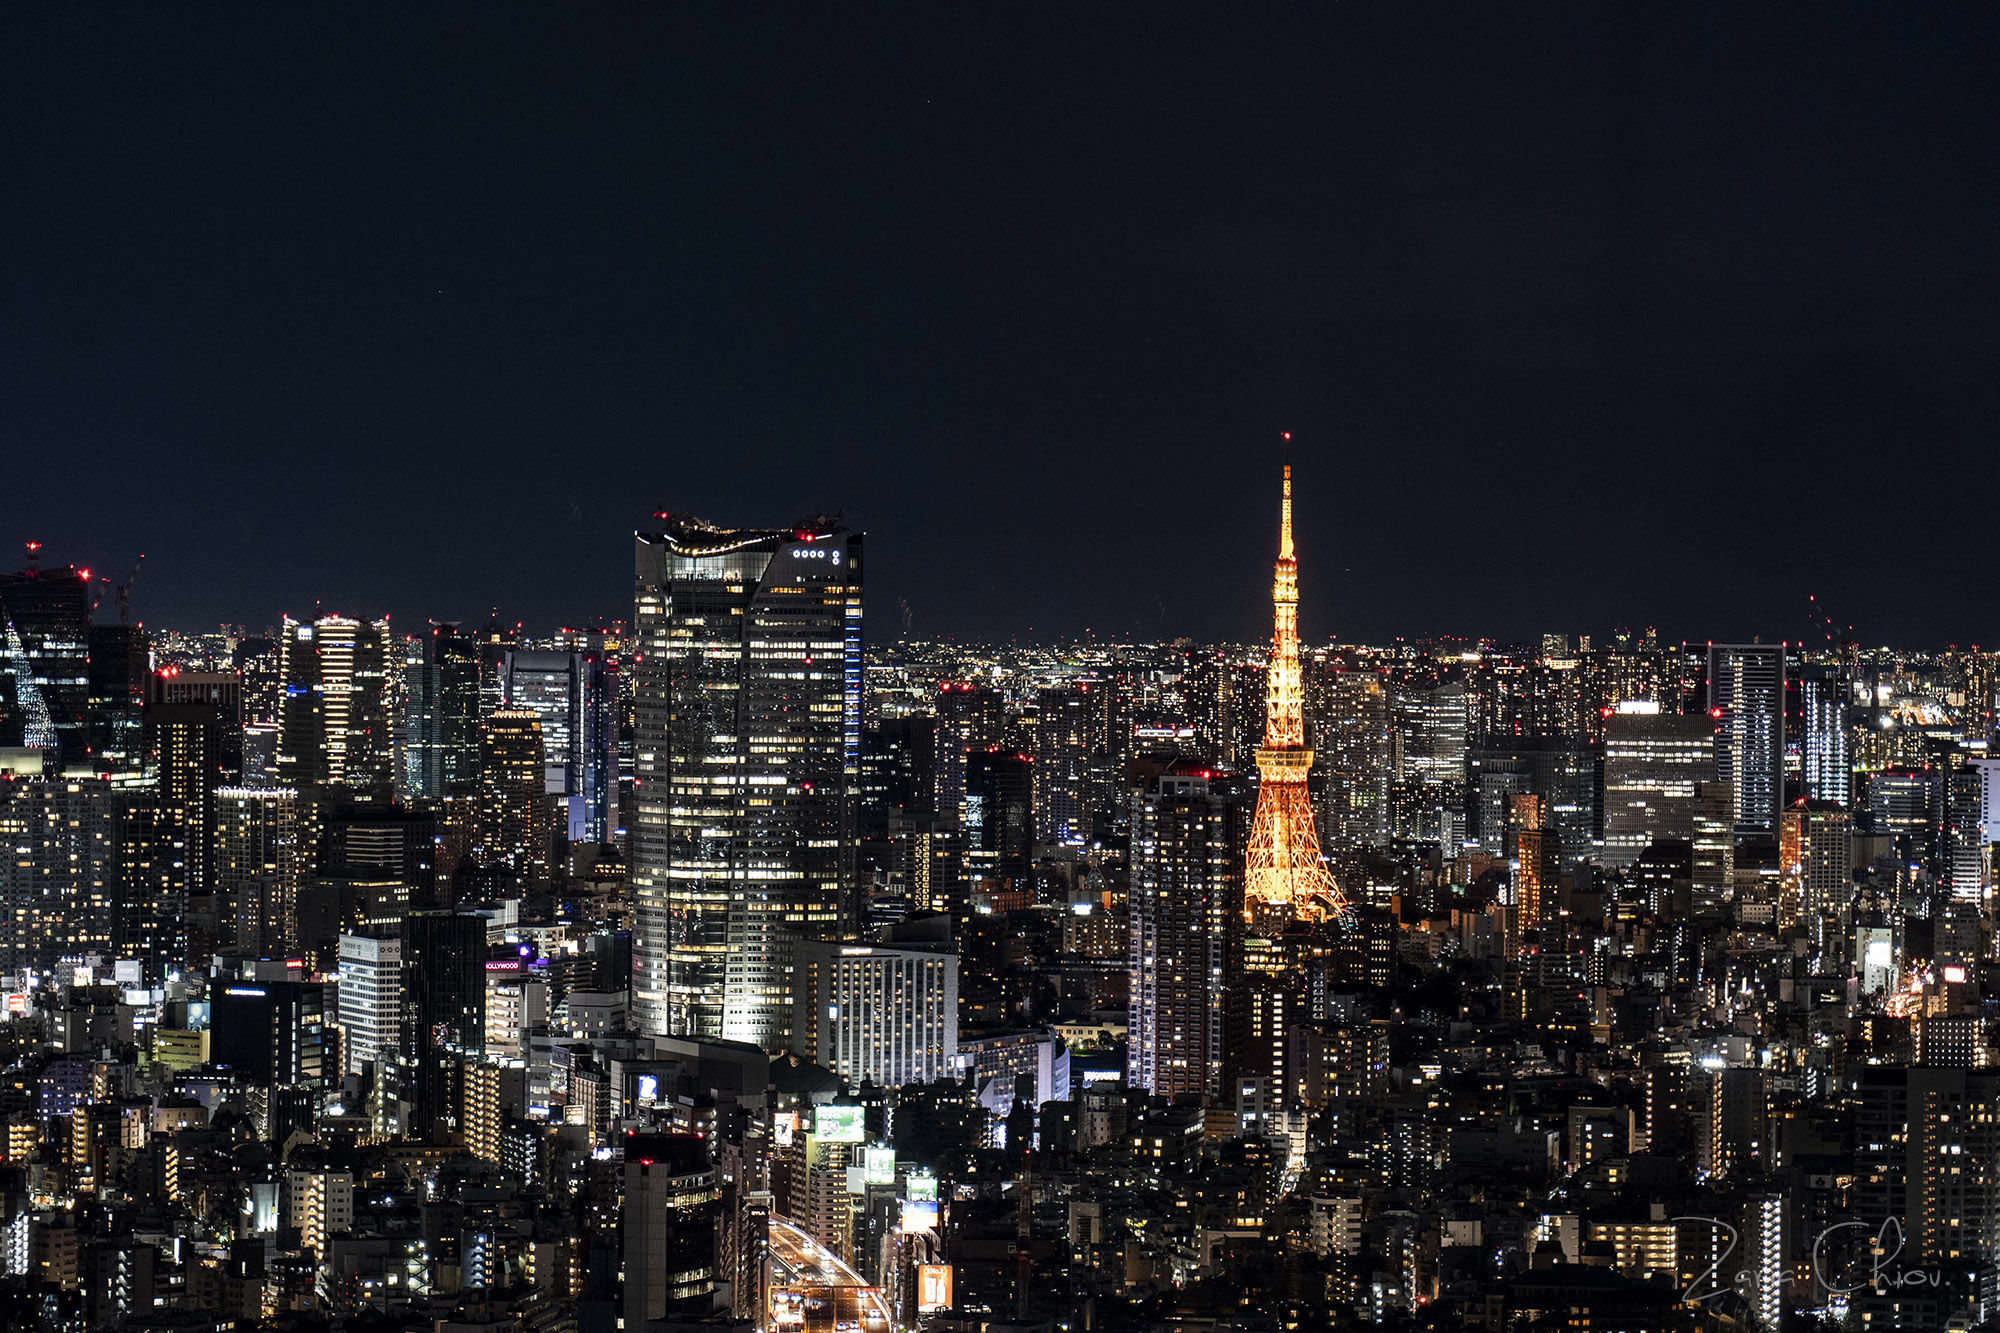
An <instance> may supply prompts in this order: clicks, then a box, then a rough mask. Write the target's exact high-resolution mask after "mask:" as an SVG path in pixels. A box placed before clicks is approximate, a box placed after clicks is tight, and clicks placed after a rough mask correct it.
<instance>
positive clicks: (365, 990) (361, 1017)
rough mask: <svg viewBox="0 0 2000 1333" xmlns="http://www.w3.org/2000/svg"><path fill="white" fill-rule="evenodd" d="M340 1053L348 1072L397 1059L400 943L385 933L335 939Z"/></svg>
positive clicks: (400, 1024)
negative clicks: (374, 1063) (337, 957)
mask: <svg viewBox="0 0 2000 1333" xmlns="http://www.w3.org/2000/svg"><path fill="white" fill-rule="evenodd" d="M340 1028H341V1033H342V1036H341V1049H342V1050H343V1051H344V1052H345V1055H346V1064H347V1072H348V1073H350V1074H358V1073H360V1072H361V1066H362V1065H363V1064H366V1063H368V1062H370V1061H376V1060H385V1059H387V1060H394V1059H397V1058H399V1057H400V1054H401V1052H400V1049H399V1043H400V1041H401V1034H402V1028H403V941H402V938H401V937H400V936H399V935H397V934H393V933H391V932H388V931H379V932H374V933H357V934H342V935H341V937H340Z"/></svg>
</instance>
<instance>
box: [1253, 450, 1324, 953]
mask: <svg viewBox="0 0 2000 1333" xmlns="http://www.w3.org/2000/svg"><path fill="white" fill-rule="evenodd" d="M1271 601H1272V603H1273V604H1274V606H1275V607H1276V618H1275V619H1276V624H1275V627H1274V628H1273V630H1272V632H1271V666H1270V670H1269V672H1268V677H1269V679H1268V683H1267V687H1266V688H1267V693H1266V696H1265V704H1264V743H1263V744H1262V745H1260V746H1258V747H1257V817H1256V819H1255V820H1254V821H1253V822H1252V823H1251V825H1250V843H1249V848H1248V851H1247V854H1246V856H1245V857H1244V865H1245V873H1244V899H1245V901H1244V907H1245V909H1246V910H1247V911H1251V912H1255V911H1257V910H1258V908H1259V907H1260V906H1261V907H1262V908H1263V909H1265V910H1267V911H1273V912H1276V913H1279V914H1287V913H1289V914H1292V915H1333V916H1345V915H1347V911H1348V908H1347V899H1346V896H1345V895H1344V894H1342V893H1341V891H1340V886H1339V885H1338V884H1336V883H1334V879H1333V873H1332V872H1331V871H1329V870H1328V869H1327V868H1326V860H1325V858H1323V857H1322V856H1321V855H1320V852H1319V830H1318V829H1317V828H1316V827H1314V825H1313V809H1312V797H1311V795H1310V794H1308V792H1307V790H1306V774H1307V773H1308V772H1309V771H1310V770H1311V769H1312V759H1313V752H1312V750H1311V749H1309V748H1308V747H1307V745H1306V728H1305V710H1304V695H1305V690H1304V685H1303V682H1302V678H1301V676H1300V672H1299V562H1298V557H1297V556H1295V555H1294V554H1293V552H1292V469H1291V465H1290V464H1287V465H1286V466H1285V496H1284V503H1283V506H1282V508H1281V509H1280V511H1279V525H1278V572H1277V578H1276V580H1275V581H1274V582H1273V584H1272V587H1271Z"/></svg>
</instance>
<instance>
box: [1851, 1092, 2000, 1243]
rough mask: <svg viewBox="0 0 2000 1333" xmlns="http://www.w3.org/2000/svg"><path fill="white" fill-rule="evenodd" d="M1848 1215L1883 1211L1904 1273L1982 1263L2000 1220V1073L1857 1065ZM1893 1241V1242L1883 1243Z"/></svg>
mask: <svg viewBox="0 0 2000 1333" xmlns="http://www.w3.org/2000/svg"><path fill="white" fill-rule="evenodd" d="M1855 1098H1856V1100H1855V1110H1854V1165H1855V1197H1854V1207H1855V1216H1856V1217H1857V1218H1858V1219H1859V1220H1860V1221H1862V1222H1864V1223H1866V1224H1867V1226H1868V1227H1869V1228H1870V1229H1871V1230H1873V1229H1874V1228H1877V1227H1881V1226H1884V1225H1885V1224H1887V1223H1889V1221H1890V1220H1891V1219H1894V1222H1895V1223H1896V1224H1897V1225H1898V1226H1900V1231H1899V1232H1896V1231H1892V1232H1891V1233H1890V1234H1893V1235H1897V1236H1898V1237H1899V1238H1900V1239H1901V1240H1902V1241H1903V1245H1904V1249H1903V1250H1902V1252H1901V1256H1900V1257H1901V1259H1902V1260H1903V1261H1904V1263H1906V1264H1907V1266H1908V1267H1907V1269H1906V1270H1905V1271H1917V1270H1920V1269H1922V1268H1925V1267H1939V1266H1950V1265H1967V1266H1970V1265H1972V1264H1978V1263H1985V1262H1989V1261H1990V1260H1991V1259H1992V1257H1993V1250H1994V1239H1993V1238H1994V1234H1995V1228H1996V1227H2000V1178H1996V1176H1995V1173H1994V1171H1993V1169H1992V1167H1991V1165H1990V1164H1991V1163H1992V1162H1994V1161H1995V1160H2000V1073H1995V1072H1994V1071H1992V1070H1988V1069H1939V1068H1906V1067H1898V1066H1876V1067H1868V1068H1863V1069H1861V1070H1859V1071H1858V1078H1857V1087H1856V1091H1855ZM1892 1243H1893V1242H1892Z"/></svg>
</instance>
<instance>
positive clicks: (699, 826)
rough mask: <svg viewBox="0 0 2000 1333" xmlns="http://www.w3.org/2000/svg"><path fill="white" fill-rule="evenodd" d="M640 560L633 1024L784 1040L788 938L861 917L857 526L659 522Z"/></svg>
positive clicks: (660, 1030)
mask: <svg viewBox="0 0 2000 1333" xmlns="http://www.w3.org/2000/svg"><path fill="white" fill-rule="evenodd" d="M635 556H636V595H635V602H636V604H635V614H634V622H635V625H634V627H635V630H636V633H637V639H638V642H637V644H636V645H635V648H636V653H637V661H636V663H635V671H636V680H635V692H636V702H635V708H634V715H635V735H634V745H633V750H634V763H635V767H636V775H635V776H636V781H637V784H638V791H637V801H636V805H637V815H636V828H635V829H634V830H633V834H632V869H631V879H632V890H633V899H634V906H635V909H636V914H637V929H636V930H635V932H634V949H633V953H634V960H633V1007H634V1011H635V1021H636V1022H637V1024H638V1026H639V1028H640V1030H641V1031H643V1032H647V1033H651V1034H675V1035H692V1036H708V1037H722V1038H727V1039H730V1040H737V1041H748V1042H754V1043H756V1044H758V1045H761V1046H765V1047H766V1048H770V1049H777V1048H780V1047H782V1046H785V1045H787V1044H788V1043H789V1042H790V1041H791V1039H792V1031H791V1029H792V1009H793V1000H794V984H793V983H794V978H793V975H792V963H793V949H794V946H795V945H796V944H797V942H798V941H800V940H820V939H828V938H835V937H838V936H840V935H842V934H843V933H845V932H847V931H849V930H851V929H853V928H854V926H855V925H856V924H857V923H858V922H859V920H860V917H861V913H860V906H859V903H858V902H857V901H856V898H857V892H856V889H857V886H856V883H855V874H854V871H853V865H854V837H855V811H854V804H855V794H856V792H857V790H858V787H859V774H860V759H861V588H862V538H861V535H860V534H858V533H851V532H848V531H847V530H846V529H844V528H843V527H841V526H840V524H839V523H838V522H836V521H833V520H828V519H814V520H809V521H806V522H803V523H801V524H799V525H798V526H797V527H794V528H785V529H724V528H717V527H714V526H712V525H710V524H708V523H705V522H702V521H701V520H698V519H692V518H688V517H685V516H665V517H663V518H662V526H661V527H660V528H659V529H658V530H656V531H650V532H641V533H638V534H637V538H636V542H635Z"/></svg>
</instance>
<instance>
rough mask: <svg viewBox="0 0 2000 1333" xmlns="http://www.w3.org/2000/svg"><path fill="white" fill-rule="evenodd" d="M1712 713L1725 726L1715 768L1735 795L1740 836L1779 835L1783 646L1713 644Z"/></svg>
mask: <svg viewBox="0 0 2000 1333" xmlns="http://www.w3.org/2000/svg"><path fill="white" fill-rule="evenodd" d="M1708 709H1709V712H1710V713H1711V714H1712V715H1713V716H1714V717H1715V719H1716V721H1717V722H1718V723H1720V730H1719V731H1718V733H1717V737H1716V750H1715V754H1716V761H1717V762H1716V767H1717V769H1718V770H1719V776H1720V777H1722V778H1723V779H1725V780H1726V781H1728V782H1729V783H1730V785H1731V791H1732V792H1733V793H1734V800H1735V802H1736V834H1737V836H1738V837H1744V836H1753V837H1754V836H1764V837H1774V836H1776V834H1777V831H1778V809H1779V807H1780V806H1781V805H1782V804H1783V803H1784V797H1785V649H1784V645H1782V644H1776V643H1716V644H1710V645H1709V649H1708Z"/></svg>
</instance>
